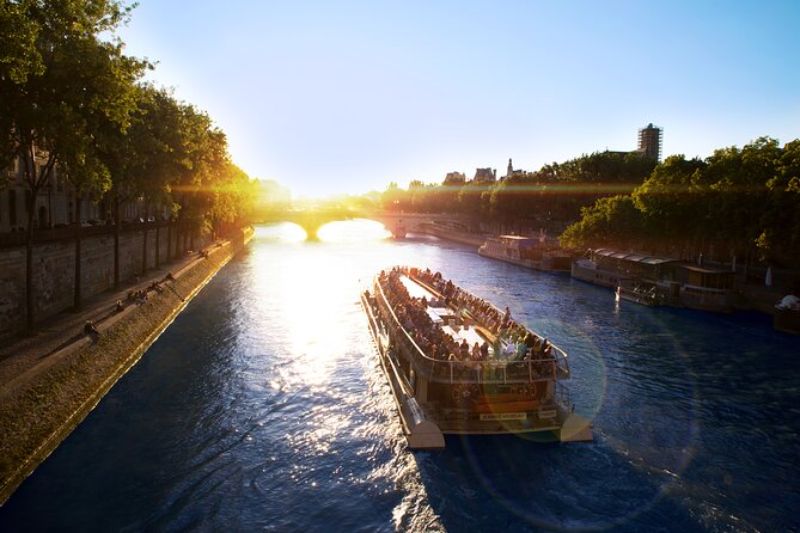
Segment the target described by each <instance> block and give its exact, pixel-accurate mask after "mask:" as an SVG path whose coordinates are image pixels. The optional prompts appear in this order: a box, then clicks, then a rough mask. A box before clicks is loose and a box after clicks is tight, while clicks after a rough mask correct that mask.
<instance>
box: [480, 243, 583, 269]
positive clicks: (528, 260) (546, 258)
mask: <svg viewBox="0 0 800 533" xmlns="http://www.w3.org/2000/svg"><path fill="white" fill-rule="evenodd" d="M478 254H479V255H482V256H483V257H490V258H492V259H498V260H500V261H505V262H506V263H511V264H514V265H518V266H521V267H525V268H532V269H535V270H543V271H546V272H569V271H570V262H571V260H572V259H571V257H570V256H569V255H568V254H566V253H565V252H563V251H562V250H560V249H558V248H555V247H547V246H545V244H544V243H543V242H541V239H535V238H532V237H521V236H519V235H500V236H498V237H489V238H488V239H486V241H485V242H484V243H483V245H482V246H481V247H480V248H478Z"/></svg>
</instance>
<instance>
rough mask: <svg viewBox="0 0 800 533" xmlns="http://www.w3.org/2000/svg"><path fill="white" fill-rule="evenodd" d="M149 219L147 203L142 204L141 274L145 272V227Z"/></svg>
mask: <svg viewBox="0 0 800 533" xmlns="http://www.w3.org/2000/svg"><path fill="white" fill-rule="evenodd" d="M148 217H149V213H148V206H147V201H145V202H144V229H143V230H142V274H144V273H145V272H147V226H149V225H150V223H149V222H148V221H147V218H148Z"/></svg>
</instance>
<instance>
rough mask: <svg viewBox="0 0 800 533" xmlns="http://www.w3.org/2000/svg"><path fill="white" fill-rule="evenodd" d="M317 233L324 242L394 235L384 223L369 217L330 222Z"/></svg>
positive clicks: (350, 240) (366, 239) (372, 238)
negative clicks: (368, 218)
mask: <svg viewBox="0 0 800 533" xmlns="http://www.w3.org/2000/svg"><path fill="white" fill-rule="evenodd" d="M317 235H318V236H319V238H320V240H321V241H324V242H362V241H380V240H383V239H388V238H389V237H391V236H392V234H391V233H390V232H389V231H387V230H386V228H385V227H383V224H381V223H380V222H375V221H374V220H367V219H357V220H347V221H340V222H329V223H328V224H325V225H324V226H322V227H321V228H320V229H319V231H318V232H317Z"/></svg>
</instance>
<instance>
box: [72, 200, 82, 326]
mask: <svg viewBox="0 0 800 533" xmlns="http://www.w3.org/2000/svg"><path fill="white" fill-rule="evenodd" d="M73 308H74V310H75V311H79V310H80V309H81V195H80V193H79V192H77V191H76V192H75V296H74V300H73Z"/></svg>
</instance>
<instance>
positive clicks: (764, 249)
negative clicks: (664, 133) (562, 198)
mask: <svg viewBox="0 0 800 533" xmlns="http://www.w3.org/2000/svg"><path fill="white" fill-rule="evenodd" d="M561 242H562V244H563V245H565V246H569V247H574V248H585V247H590V246H602V245H607V246H614V247H626V248H633V249H640V250H652V251H654V252H661V253H664V254H668V255H674V256H677V257H679V258H694V257H698V256H699V254H701V253H702V254H705V256H706V257H710V258H714V259H717V260H720V261H731V260H732V258H733V257H737V258H739V259H740V260H742V261H747V262H751V261H760V262H765V263H769V264H773V265H781V266H793V267H797V266H798V265H800V140H797V139H796V140H794V141H792V142H789V143H787V144H785V145H784V146H780V144H779V143H778V141H777V140H775V139H772V138H769V137H761V138H759V139H756V140H755V141H753V142H751V143H750V144H747V145H745V146H744V147H742V148H737V147H735V146H732V147H728V148H720V149H718V150H716V151H714V153H713V154H712V155H711V156H709V157H707V158H705V159H697V158H695V159H686V157H684V156H683V155H673V156H670V157H668V158H667V159H666V160H665V161H664V162H663V163H661V164H660V165H658V166H657V167H656V168H655V169H654V170H653V172H652V173H651V174H650V175H649V176H648V178H647V179H646V180H645V181H644V183H642V184H641V185H639V186H638V187H636V188H635V189H634V190H633V191H632V192H631V194H624V195H615V196H612V197H609V198H603V199H600V200H598V201H597V202H596V203H594V204H593V205H592V206H590V207H586V208H584V209H583V210H582V212H581V217H580V219H579V220H578V221H576V222H575V223H574V224H572V225H570V226H569V227H568V228H567V229H566V231H565V232H564V233H563V234H562V236H561Z"/></svg>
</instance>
